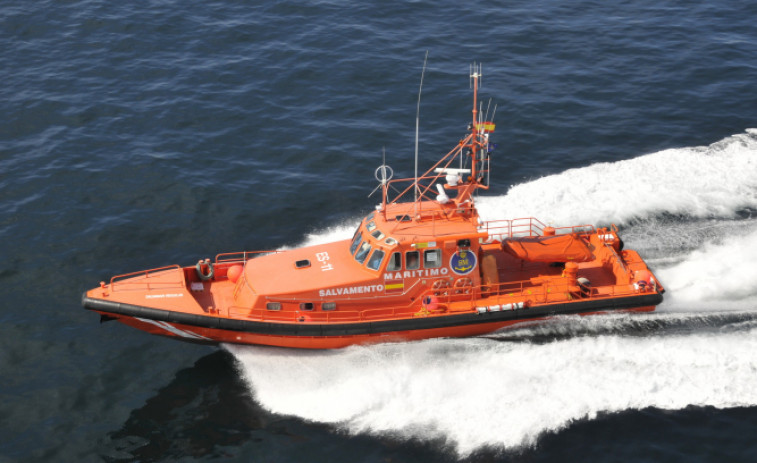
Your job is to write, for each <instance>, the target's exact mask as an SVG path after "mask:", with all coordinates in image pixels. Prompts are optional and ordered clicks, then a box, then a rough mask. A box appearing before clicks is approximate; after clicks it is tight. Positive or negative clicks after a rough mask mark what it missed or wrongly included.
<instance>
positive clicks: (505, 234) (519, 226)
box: [478, 217, 596, 241]
mask: <svg viewBox="0 0 757 463" xmlns="http://www.w3.org/2000/svg"><path fill="white" fill-rule="evenodd" d="M545 228H547V225H545V224H544V223H543V222H542V221H540V220H539V219H536V218H534V217H521V218H517V219H502V220H489V221H486V222H482V223H481V224H480V225H479V226H478V229H479V231H482V232H486V233H488V234H489V236H490V237H492V238H496V239H499V240H500V241H501V240H503V239H510V238H534V237H538V236H544V229H545ZM551 228H552V229H553V230H554V232H555V235H565V234H572V233H582V234H590V233H594V232H595V231H596V230H595V228H594V226H593V225H572V226H567V227H551Z"/></svg>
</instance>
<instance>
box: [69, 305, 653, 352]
mask: <svg viewBox="0 0 757 463" xmlns="http://www.w3.org/2000/svg"><path fill="white" fill-rule="evenodd" d="M660 302H662V295H661V294H659V293H647V294H638V295H634V296H628V297H621V298H618V297H615V298H605V299H590V300H580V301H573V302H566V303H557V304H545V305H540V306H533V307H527V308H524V309H519V310H502V311H495V312H484V313H464V314H442V315H429V316H421V317H413V318H405V319H397V320H380V321H364V322H356V323H311V322H308V321H303V322H294V323H281V322H266V321H253V320H242V319H234V318H225V317H219V316H202V315H194V314H187V313H183V312H176V311H170V310H162V309H155V308H150V307H144V306H137V305H132V304H126V303H119V302H113V301H106V300H102V299H96V298H90V297H88V296H86V294H85V295H84V297H83V298H82V304H83V305H84V307H85V308H87V309H90V310H94V311H96V312H98V313H100V314H101V315H103V316H106V317H108V318H114V319H116V320H118V321H120V322H121V323H124V324H126V325H128V326H131V327H134V328H137V329H140V330H143V331H146V332H148V333H151V334H156V335H161V336H168V337H173V338H180V339H182V340H184V341H190V342H196V343H204V344H220V343H230V344H253V345H265V346H277V347H292V348H300V349H303V348H304V349H333V348H341V347H347V346H350V345H354V344H373V343H384V342H402V341H412V340H420V339H427V338H439V337H468V336H478V335H483V334H487V333H491V332H493V331H496V330H499V329H502V328H505V327H507V326H510V325H513V324H517V323H522V322H527V321H536V320H543V319H546V318H549V317H552V316H555V315H573V314H582V315H588V314H596V313H605V312H612V311H653V310H654V308H655V306H656V305H658V304H659V303H660Z"/></svg>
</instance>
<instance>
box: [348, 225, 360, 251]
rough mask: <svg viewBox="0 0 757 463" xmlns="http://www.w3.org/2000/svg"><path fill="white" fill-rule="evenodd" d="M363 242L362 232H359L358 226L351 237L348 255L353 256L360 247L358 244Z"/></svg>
mask: <svg viewBox="0 0 757 463" xmlns="http://www.w3.org/2000/svg"><path fill="white" fill-rule="evenodd" d="M362 243H363V234H362V233H360V229H359V228H358V230H357V232H356V233H355V236H353V237H352V243H350V255H351V256H354V255H355V251H357V250H358V249H359V248H360V245H361V244H362Z"/></svg>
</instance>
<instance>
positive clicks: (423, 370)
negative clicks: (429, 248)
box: [0, 0, 757, 462]
mask: <svg viewBox="0 0 757 463" xmlns="http://www.w3.org/2000/svg"><path fill="white" fill-rule="evenodd" d="M756 21H757V4H755V3H754V2H747V1H729V2H717V3H715V2H710V3H704V4H695V5H692V4H690V2H683V1H668V2H659V1H655V2H652V1H639V2H632V3H629V4H614V3H608V2H598V1H586V0H581V1H577V2H554V1H548V0H545V1H531V2H508V3H497V2H494V3H492V2H473V3H467V4H464V5H462V4H458V3H455V2H441V3H440V2H397V3H386V2H362V3H358V4H348V3H346V2H336V1H320V2H309V3H307V4H302V3H297V2H268V3H264V4H261V5H253V4H249V3H246V2H233V1H208V2H192V1H190V2H174V1H138V2H127V3H123V4H121V3H118V2H99V1H84V0H82V1H66V2H52V1H42V2H31V3H30V2H21V1H15V0H10V1H5V2H3V4H2V5H1V6H0V42H1V43H2V44H3V46H2V47H0V82H2V85H0V114H1V116H0V122H1V123H0V288H1V289H0V295H2V301H3V303H2V311H1V312H0V322H1V323H0V378H2V381H1V382H0V417H1V419H0V436H2V438H0V461H108V462H112V461H217V460H224V461H228V460H230V461H252V460H256V461H258V460H262V461H306V460H307V461H365V462H374V461H375V462H378V461H455V460H458V459H469V460H471V461H525V462H528V461H534V462H541V461H566V460H568V461H608V462H609V461H655V462H658V461H686V462H691V461H754V460H755V459H757V440H755V438H754V436H755V432H756V431H757V388H755V387H754V385H755V384H757V360H755V349H757V267H756V266H755V264H754V262H755V259H757V220H756V219H755V217H754V215H755V211H757V135H755V133H756V132H754V131H749V130H748V129H750V128H754V127H757V109H756V108H757V94H756V93H755V91H754V84H755V82H757V28H755V26H754V24H755V22H756ZM426 50H428V51H429V62H428V69H427V71H426V75H425V81H424V87H423V97H422V102H421V122H420V134H421V137H420V153H421V164H422V165H428V164H430V163H431V162H433V161H434V160H435V159H436V158H437V157H438V156H439V155H440V154H443V153H446V152H447V151H448V150H449V149H450V148H451V147H452V146H454V144H455V143H456V142H457V140H458V139H459V138H460V137H461V136H462V135H463V132H464V129H465V126H466V124H467V122H468V120H469V118H470V106H469V104H470V89H469V88H468V70H469V64H470V63H471V62H473V61H476V62H481V63H483V73H484V77H483V88H482V93H481V96H482V97H483V101H484V102H485V103H486V102H488V98H489V97H491V98H492V107H493V105H494V104H497V110H496V117H495V121H496V122H497V131H496V133H495V135H494V138H495V141H496V143H497V144H498V149H497V151H496V153H495V159H494V163H495V167H494V169H495V173H494V180H493V183H494V187H493V188H492V189H491V191H490V192H489V193H488V196H489V198H487V199H486V200H484V201H481V209H482V213H484V214H485V215H486V216H488V217H489V218H498V217H502V218H506V217H513V216H523V215H532V214H533V215H536V216H538V217H540V218H542V219H543V220H545V221H547V222H549V223H553V224H555V225H570V224H573V223H583V222H598V223H611V222H615V223H617V224H618V225H619V226H620V227H621V229H622V232H623V233H624V239H625V240H626V243H627V244H628V245H630V246H633V247H634V248H636V249H639V250H640V252H642V254H643V255H644V257H645V258H647V259H648V260H649V261H650V263H651V264H652V265H653V266H655V269H656V270H657V271H658V273H659V275H660V278H661V280H662V282H663V283H664V284H666V286H667V287H668V289H669V291H668V300H667V301H666V302H665V304H663V306H662V307H661V308H660V311H659V313H656V314H649V315H641V316H638V317H626V316H601V317H595V318H594V319H593V320H591V321H587V320H582V319H575V318H570V317H569V318H567V319H563V320H557V321H555V322H552V323H548V324H547V325H546V326H542V327H526V328H520V329H516V330H511V331H507V332H503V333H499V334H495V335H493V336H489V337H485V338H479V339H473V340H433V341H426V342H420V343H411V344H404V345H392V346H374V347H358V348H352V349H347V350H344V351H339V352H329V353H298V352H291V351H279V350H274V349H260V348H226V349H217V348H211V347H203V346H195V345H190V344H183V343H179V342H176V341H172V340H168V339H162V338H158V337H152V336H148V335H146V334H143V333H141V332H138V331H135V330H131V329H129V328H127V327H124V326H120V325H116V324H105V325H99V323H98V319H97V317H96V316H95V315H94V314H92V313H89V312H85V311H84V310H82V309H81V308H80V303H79V299H80V295H81V293H82V291H83V290H84V289H86V288H89V287H93V286H96V285H97V284H98V282H99V281H100V280H106V279H108V278H110V276H112V275H114V274H118V273H125V272H129V271H133V270H139V269H144V268H150V267H158V266H163V265H166V264H171V263H179V264H191V263H192V262H196V260H197V259H199V258H201V257H212V256H213V255H215V254H216V253H219V252H228V251H241V250H245V249H246V250H253V249H272V248H280V247H284V246H295V245H300V244H303V243H312V242H321V241H324V240H328V239H332V238H341V237H344V236H348V235H349V234H350V231H351V229H352V228H353V227H354V225H355V224H356V220H357V218H358V217H360V216H361V215H363V214H365V213H366V212H367V211H369V210H370V209H371V208H372V207H373V204H374V202H375V198H371V199H368V198H367V194H368V193H369V192H370V191H371V190H372V189H373V187H374V186H375V180H374V179H373V170H374V169H375V168H376V167H377V166H378V165H379V164H380V163H381V156H382V154H381V153H382V150H383V149H384V148H385V149H386V157H387V162H388V163H389V164H390V165H392V167H393V168H394V169H395V171H396V172H397V174H398V175H399V176H407V175H410V174H411V169H412V166H413V164H412V152H413V143H414V141H413V138H414V126H415V104H416V101H417V96H418V95H417V91H418V84H419V80H420V74H421V68H422V64H423V57H424V55H425V53H426Z"/></svg>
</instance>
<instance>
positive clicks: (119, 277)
mask: <svg viewBox="0 0 757 463" xmlns="http://www.w3.org/2000/svg"><path fill="white" fill-rule="evenodd" d="M165 270H181V267H180V266H179V265H178V264H174V265H168V266H165V267H158V268H152V269H148V270H140V271H138V272H131V273H123V274H121V275H116V276H114V277H111V279H110V290H111V291H115V290H116V288H115V285H116V283H119V284H121V285H122V286H124V285H147V288H148V289H150V285H151V283H150V282H145V281H144V280H138V281H132V282H125V281H118V280H124V279H127V278H130V277H135V276H138V275H144V277H145V278H150V276H151V275H150V274H151V273H157V272H162V271H165ZM182 277H183V275H182ZM152 285H161V286H164V287H165V286H169V285H184V280H183V278H181V279H179V280H178V281H161V282H153V283H152Z"/></svg>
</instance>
